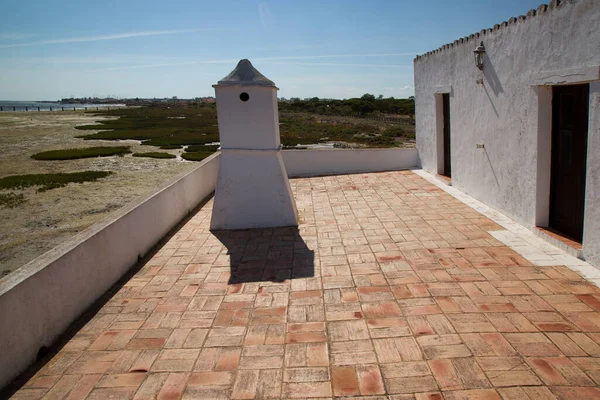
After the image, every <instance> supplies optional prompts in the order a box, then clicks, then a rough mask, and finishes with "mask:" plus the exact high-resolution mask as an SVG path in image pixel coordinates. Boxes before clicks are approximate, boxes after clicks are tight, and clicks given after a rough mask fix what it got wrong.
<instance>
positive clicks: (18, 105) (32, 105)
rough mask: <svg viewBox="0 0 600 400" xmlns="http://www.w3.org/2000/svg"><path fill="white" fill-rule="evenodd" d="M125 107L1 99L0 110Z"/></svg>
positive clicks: (118, 105) (71, 109)
mask: <svg viewBox="0 0 600 400" xmlns="http://www.w3.org/2000/svg"><path fill="white" fill-rule="evenodd" d="M96 107H98V108H106V107H125V104H93V103H89V104H88V103H86V104H79V103H78V104H61V103H52V102H39V101H12V100H0V111H11V112H12V111H36V112H37V111H63V110H64V111H73V110H85V109H86V108H88V109H89V108H96Z"/></svg>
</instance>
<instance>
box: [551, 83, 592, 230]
mask: <svg viewBox="0 0 600 400" xmlns="http://www.w3.org/2000/svg"><path fill="white" fill-rule="evenodd" d="M588 107H589V85H587V84H586V85H571V86H556V87H554V88H553V93H552V168H551V172H550V173H551V177H550V227H551V228H554V229H555V230H557V231H559V232H560V233H563V234H564V235H566V236H568V237H570V238H571V239H574V240H576V241H578V242H581V241H582V239H583V210H584V206H585V169H586V160H587V133H588Z"/></svg>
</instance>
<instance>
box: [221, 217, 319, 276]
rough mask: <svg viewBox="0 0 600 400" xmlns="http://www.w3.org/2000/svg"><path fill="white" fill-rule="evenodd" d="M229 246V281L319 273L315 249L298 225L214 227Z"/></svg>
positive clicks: (223, 241) (226, 245)
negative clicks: (221, 228) (226, 228)
mask: <svg viewBox="0 0 600 400" xmlns="http://www.w3.org/2000/svg"><path fill="white" fill-rule="evenodd" d="M211 233H212V234H213V235H214V236H215V237H216V238H217V239H218V240H219V241H220V242H221V243H223V245H224V246H225V247H226V248H227V254H228V255H229V257H230V268H231V276H230V278H229V282H228V283H229V284H234V283H247V282H283V281H285V280H286V279H298V278H310V277H313V276H314V275H315V256H314V251H312V250H310V249H309V248H308V246H307V245H306V243H305V242H304V240H303V239H302V236H300V232H299V230H298V227H295V226H293V227H283V228H263V229H244V230H227V231H211Z"/></svg>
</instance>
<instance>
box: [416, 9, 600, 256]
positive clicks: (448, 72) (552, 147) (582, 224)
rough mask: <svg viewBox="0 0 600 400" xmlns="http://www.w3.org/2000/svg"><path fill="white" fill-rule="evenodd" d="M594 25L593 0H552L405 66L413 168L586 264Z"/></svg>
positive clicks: (598, 39)
mask: <svg viewBox="0 0 600 400" xmlns="http://www.w3.org/2000/svg"><path fill="white" fill-rule="evenodd" d="M599 26H600V2H599V1H597V0H572V1H564V0H563V1H557V0H553V1H552V2H551V3H550V4H548V5H541V6H540V7H538V9H537V10H531V11H529V12H528V13H527V15H526V16H520V17H518V18H511V19H510V20H509V21H508V22H503V23H501V24H498V25H495V26H494V27H493V28H492V29H484V30H482V31H481V32H479V33H475V34H472V35H470V36H469V37H465V38H462V39H459V40H456V41H454V42H453V43H449V44H447V45H444V46H442V47H441V48H439V49H437V50H434V51H431V52H428V53H426V54H423V55H421V56H418V57H417V58H416V59H415V61H414V67H415V95H416V120H417V126H416V130H417V147H418V151H419V157H420V162H421V165H422V167H423V169H424V170H426V171H428V172H431V173H433V174H438V175H440V176H441V177H442V178H443V177H444V176H445V177H446V178H445V180H446V181H448V182H451V184H452V185H453V186H455V187H456V188H458V189H460V190H462V191H464V192H466V193H467V194H469V195H471V196H473V197H475V198H476V199H478V200H481V201H483V202H484V203H487V204H488V205H490V206H492V207H493V208H495V209H497V210H499V211H501V212H502V213H504V214H506V215H508V216H510V217H511V218H513V219H514V220H515V221H517V222H519V223H521V224H522V225H524V226H526V227H528V228H530V229H532V230H534V231H536V232H538V233H539V234H540V235H541V236H542V237H546V238H547V239H548V240H550V241H554V242H555V243H560V244H561V247H564V248H565V247H568V248H570V250H571V252H572V253H577V255H579V256H580V257H582V258H584V259H586V260H588V261H589V262H591V263H593V264H595V265H596V266H600V152H599V151H598V150H599V149H600V47H599V43H600V29H599V28H598V27H599ZM481 42H483V46H484V47H485V53H484V58H483V61H484V64H483V68H482V69H480V68H478V66H477V65H476V61H475V57H474V55H475V54H474V50H475V49H476V48H477V47H478V46H479V45H480V44H481ZM540 228H546V229H540ZM558 241H560V242H558Z"/></svg>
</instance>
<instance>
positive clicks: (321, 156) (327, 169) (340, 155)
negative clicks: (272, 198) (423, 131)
mask: <svg viewBox="0 0 600 400" xmlns="http://www.w3.org/2000/svg"><path fill="white" fill-rule="evenodd" d="M281 155H282V157H283V163H284V164H285V168H286V170H287V173H288V176H289V177H302V176H319V175H344V174H353V173H361V172H381V171H398V170H403V169H411V168H416V167H417V166H418V165H419V154H418V153H417V149H394V148H392V149H358V150H354V149H324V150H283V151H282V152H281Z"/></svg>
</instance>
